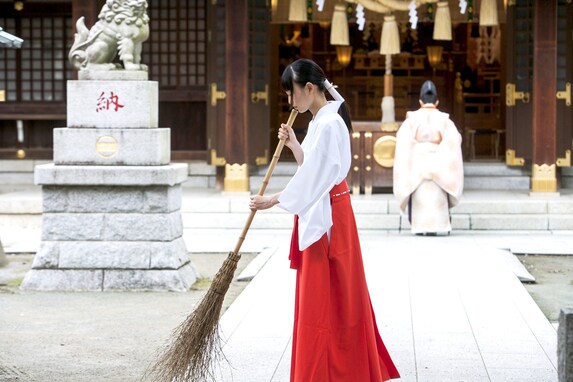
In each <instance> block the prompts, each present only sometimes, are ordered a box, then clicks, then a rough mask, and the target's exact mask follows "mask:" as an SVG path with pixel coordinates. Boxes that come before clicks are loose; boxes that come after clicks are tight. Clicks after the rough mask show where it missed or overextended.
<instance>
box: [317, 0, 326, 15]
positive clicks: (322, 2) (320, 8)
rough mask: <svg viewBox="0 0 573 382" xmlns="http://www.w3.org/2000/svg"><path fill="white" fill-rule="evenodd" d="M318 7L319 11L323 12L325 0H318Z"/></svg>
mask: <svg viewBox="0 0 573 382" xmlns="http://www.w3.org/2000/svg"><path fill="white" fill-rule="evenodd" d="M316 7H317V9H318V11H319V12H322V9H323V8H324V0H316Z"/></svg>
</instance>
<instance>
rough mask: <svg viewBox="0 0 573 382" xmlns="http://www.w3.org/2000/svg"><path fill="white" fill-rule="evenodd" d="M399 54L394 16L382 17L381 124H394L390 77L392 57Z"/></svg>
mask: <svg viewBox="0 0 573 382" xmlns="http://www.w3.org/2000/svg"><path fill="white" fill-rule="evenodd" d="M398 53H400V31H399V30H398V23H397V22H396V18H395V17H394V15H386V16H384V25H383V26H382V36H381V37H380V54H382V55H384V56H385V57H386V73H385V74H384V97H383V98H382V104H381V105H380V107H381V108H382V124H385V123H391V124H393V123H395V122H396V118H395V114H394V97H393V94H394V92H393V87H394V81H393V76H392V55H393V54H398Z"/></svg>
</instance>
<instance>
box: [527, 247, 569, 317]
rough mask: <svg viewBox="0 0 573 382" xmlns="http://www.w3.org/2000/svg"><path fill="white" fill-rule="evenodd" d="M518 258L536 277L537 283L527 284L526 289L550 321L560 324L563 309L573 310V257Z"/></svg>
mask: <svg viewBox="0 0 573 382" xmlns="http://www.w3.org/2000/svg"><path fill="white" fill-rule="evenodd" d="M518 257H519V259H520V260H521V262H522V263H523V264H524V265H525V267H526V268H527V270H528V271H529V273H531V274H532V275H533V276H534V277H535V283H531V284H525V288H526V289H527V291H528V292H529V294H530V295H531V297H533V299H534V300H535V302H536V303H537V305H538V306H539V308H541V310H542V311H543V313H545V316H546V317H547V318H548V319H549V321H551V322H558V321H559V312H560V311H561V308H563V307H572V308H573V256H567V255H556V256H548V255H524V256H518Z"/></svg>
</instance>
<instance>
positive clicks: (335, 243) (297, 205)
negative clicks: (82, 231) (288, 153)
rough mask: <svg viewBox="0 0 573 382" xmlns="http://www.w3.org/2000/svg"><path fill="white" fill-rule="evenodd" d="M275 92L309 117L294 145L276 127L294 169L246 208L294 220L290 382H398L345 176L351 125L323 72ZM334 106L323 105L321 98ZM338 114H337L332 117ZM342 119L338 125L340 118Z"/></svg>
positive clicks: (295, 69) (288, 72)
mask: <svg viewBox="0 0 573 382" xmlns="http://www.w3.org/2000/svg"><path fill="white" fill-rule="evenodd" d="M282 87H283V90H284V91H285V92H286V94H287V95H288V97H289V103H290V104H291V105H292V107H293V108H295V109H296V110H297V111H298V112H300V113H304V112H306V111H310V112H311V113H312V115H313V119H312V121H311V122H310V123H309V125H308V132H307V134H306V137H305V139H304V141H303V142H302V144H300V143H299V142H298V141H297V139H296V136H295V134H294V132H293V130H292V128H289V127H288V126H287V125H286V124H283V125H282V126H281V128H280V130H279V138H280V139H286V141H285V145H286V146H287V147H288V148H290V149H291V150H292V152H293V154H294V156H295V158H296V161H297V162H298V165H299V168H298V170H297V172H296V174H295V175H294V176H293V177H292V179H291V180H290V182H289V183H288V184H287V186H286V187H285V189H284V190H283V191H282V192H280V193H277V194H274V195H270V196H259V195H255V196H252V197H251V203H250V208H251V209H252V210H263V209H267V208H270V207H272V206H274V205H278V206H279V207H281V208H283V209H285V210H287V211H289V212H291V213H293V214H295V224H294V229H293V235H292V241H291V250H290V260H291V268H294V269H296V270H297V276H296V298H295V309H294V310H295V318H294V329H293V344H292V361H291V376H290V379H291V382H312V381H315V382H349V381H353V382H379V381H385V380H389V379H392V378H399V374H398V371H397V370H396V368H395V366H394V364H393V362H392V359H391V358H390V355H389V354H388V351H387V350H386V347H385V346H384V343H383V342H382V339H381V338H380V335H379V333H378V328H377V326H376V319H375V317H374V312H373V310H372V304H371V302H370V295H369V292H368V287H367V285H366V278H365V275H364V267H363V264H362V254H361V249H360V242H359V239H358V231H357V228H356V223H355V219H354V212H353V210H352V205H351V203H350V193H349V189H348V185H347V183H346V176H347V174H348V170H349V169H350V161H351V154H350V136H349V131H350V126H351V124H350V119H349V117H348V110H347V107H346V105H345V104H344V99H343V98H342V97H341V96H340V94H338V92H336V90H335V89H334V88H333V87H332V84H330V83H329V82H328V81H327V80H326V77H325V75H324V72H323V71H322V69H321V68H320V67H319V66H318V65H317V64H316V63H314V62H313V61H311V60H306V59H300V60H297V61H295V62H293V63H292V64H290V65H289V66H287V68H286V69H285V71H284V73H283V75H282ZM326 90H328V91H329V92H330V94H331V95H333V97H334V98H335V100H334V101H330V102H328V101H327V99H326V96H325V91H326ZM339 113H340V114H339ZM341 115H342V116H343V117H342V116H341Z"/></svg>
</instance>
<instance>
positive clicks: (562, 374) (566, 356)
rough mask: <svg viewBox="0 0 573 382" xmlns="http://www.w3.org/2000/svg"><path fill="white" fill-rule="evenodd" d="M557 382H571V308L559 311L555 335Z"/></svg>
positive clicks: (572, 375)
mask: <svg viewBox="0 0 573 382" xmlns="http://www.w3.org/2000/svg"><path fill="white" fill-rule="evenodd" d="M557 370H558V374H559V382H571V381H573V308H565V309H561V313H560V314H559V329H558V333H557Z"/></svg>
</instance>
